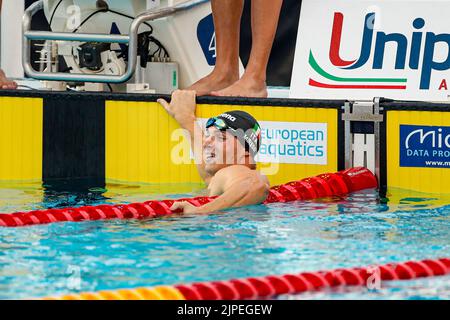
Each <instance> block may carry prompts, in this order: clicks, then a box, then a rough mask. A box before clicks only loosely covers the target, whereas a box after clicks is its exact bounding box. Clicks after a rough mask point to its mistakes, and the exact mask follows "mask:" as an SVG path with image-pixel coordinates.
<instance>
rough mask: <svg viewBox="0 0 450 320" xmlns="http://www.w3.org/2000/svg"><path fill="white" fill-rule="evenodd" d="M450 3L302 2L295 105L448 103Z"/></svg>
mask: <svg viewBox="0 0 450 320" xmlns="http://www.w3.org/2000/svg"><path fill="white" fill-rule="evenodd" d="M443 12H450V1H431V0H427V1H418V0H410V1H404V0H386V1H361V0H303V3H302V9H301V16H300V24H299V32H298V37H297V48H296V55H295V61H294V68H293V74H292V80H291V92H290V96H291V97H292V98H312V99H372V98H373V97H387V98H393V99H402V100H427V101H446V100H448V96H449V92H448V86H449V85H450V83H449V81H450V70H449V69H450V54H449V48H450V31H449V30H450V20H449V19H447V18H446V16H445V15H444V14H443Z"/></svg>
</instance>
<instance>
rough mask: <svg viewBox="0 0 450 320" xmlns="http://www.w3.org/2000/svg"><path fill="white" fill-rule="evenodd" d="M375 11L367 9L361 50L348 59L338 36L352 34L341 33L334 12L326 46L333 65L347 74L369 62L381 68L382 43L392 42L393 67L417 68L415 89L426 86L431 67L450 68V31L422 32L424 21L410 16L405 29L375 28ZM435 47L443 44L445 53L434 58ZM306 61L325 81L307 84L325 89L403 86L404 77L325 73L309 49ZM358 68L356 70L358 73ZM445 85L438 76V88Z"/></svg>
mask: <svg viewBox="0 0 450 320" xmlns="http://www.w3.org/2000/svg"><path fill="white" fill-rule="evenodd" d="M377 19H378V17H377V14H376V13H374V12H372V13H368V14H367V15H366V16H365V19H364V25H363V27H362V38H361V50H360V52H359V56H356V57H352V59H346V58H343V57H342V55H341V45H342V37H343V36H345V37H354V34H350V33H349V34H345V35H343V25H344V14H343V13H341V12H335V13H334V20H333V27H332V31H331V41H330V47H329V56H328V57H329V60H330V62H331V64H332V65H333V66H335V67H336V68H338V69H340V70H345V71H346V72H348V73H349V74H351V75H354V74H355V73H356V74H357V71H358V69H360V68H361V67H363V66H365V67H367V66H368V65H369V64H370V63H371V65H370V66H369V67H370V68H371V69H372V70H380V69H381V70H382V69H386V68H387V67H389V66H386V64H385V56H386V52H385V51H386V47H387V45H391V44H394V45H395V46H396V54H395V65H394V66H393V67H394V68H395V70H409V71H414V70H417V72H418V73H419V77H420V81H419V83H420V84H419V89H420V90H429V89H430V81H431V75H432V73H433V71H447V70H449V69H450V54H449V53H448V51H449V49H450V34H447V33H441V34H435V33H433V32H431V31H428V32H425V31H424V29H426V27H425V26H426V21H425V19H423V18H421V17H417V18H415V19H412V21H411V25H410V26H409V29H410V31H409V32H407V33H401V32H392V33H387V32H385V31H383V30H380V31H375V30H374V25H375V21H376V20H377ZM437 48H440V49H442V48H446V49H445V52H446V57H445V58H444V59H442V58H439V59H437V57H436V54H435V52H437ZM308 62H309V65H310V66H311V67H312V69H313V70H314V71H315V73H316V74H317V75H320V76H322V77H323V78H325V79H326V81H323V82H319V81H316V80H315V79H313V78H312V77H311V78H309V85H310V86H313V87H321V88H327V89H396V90H406V89H407V82H408V79H407V78H403V77H400V78H395V77H392V78H381V77H377V78H370V77H354V76H349V77H338V76H335V75H333V74H332V73H329V72H328V71H326V70H324V68H322V67H321V65H320V64H319V62H318V61H317V60H316V59H315V57H314V53H313V51H312V50H310V52H309V61H308ZM361 72H362V71H360V73H361ZM443 88H444V89H447V83H446V80H445V79H444V80H442V82H441V85H440V87H439V90H441V89H443Z"/></svg>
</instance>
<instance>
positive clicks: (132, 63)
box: [22, 0, 209, 83]
mask: <svg viewBox="0 0 450 320" xmlns="http://www.w3.org/2000/svg"><path fill="white" fill-rule="evenodd" d="M206 2H209V0H191V1H186V2H183V3H181V4H179V5H177V6H174V7H167V8H161V9H156V10H150V11H147V12H144V13H142V14H140V15H138V16H137V17H136V18H135V19H134V20H133V22H132V23H131V26H130V32H129V35H128V36H123V35H105V34H86V33H68V32H47V31H31V19H32V17H33V15H34V14H35V13H36V12H37V11H39V10H41V9H42V8H43V0H40V1H38V2H35V3H33V4H32V5H31V6H30V7H28V9H27V10H25V14H24V16H23V19H22V33H23V39H22V41H23V53H22V64H23V68H24V71H25V74H26V75H27V76H29V77H31V78H35V79H38V80H51V81H78V82H100V83H107V82H109V83H123V82H126V81H128V80H129V79H130V78H131V77H132V76H133V74H134V72H135V70H136V65H137V49H138V31H139V27H140V26H141V24H142V23H144V22H146V21H151V20H156V19H160V18H164V17H167V16H170V15H173V14H175V13H177V12H181V11H186V10H189V9H191V8H193V7H196V6H198V5H200V4H203V3H206ZM31 40H54V41H81V42H108V43H123V44H128V66H127V70H126V72H125V73H124V74H123V75H119V76H112V75H94V74H73V73H63V72H55V73H45V72H39V71H35V70H34V69H33V67H32V66H31V63H30V41H31Z"/></svg>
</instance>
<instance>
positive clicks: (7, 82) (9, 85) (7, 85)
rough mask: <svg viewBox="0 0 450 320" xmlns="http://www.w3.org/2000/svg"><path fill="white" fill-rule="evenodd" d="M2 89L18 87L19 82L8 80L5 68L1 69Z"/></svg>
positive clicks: (0, 81) (0, 85)
mask: <svg viewBox="0 0 450 320" xmlns="http://www.w3.org/2000/svg"><path fill="white" fill-rule="evenodd" d="M0 89H17V83H15V82H14V81H11V80H8V79H7V78H6V76H5V73H4V72H3V70H1V69H0Z"/></svg>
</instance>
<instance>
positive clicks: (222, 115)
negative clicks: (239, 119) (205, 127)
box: [219, 113, 236, 122]
mask: <svg viewBox="0 0 450 320" xmlns="http://www.w3.org/2000/svg"><path fill="white" fill-rule="evenodd" d="M219 117H222V118H225V119H228V120H230V121H233V122H235V121H236V117H233V116H232V115H231V114H228V113H222V114H221V115H220V116H219Z"/></svg>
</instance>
